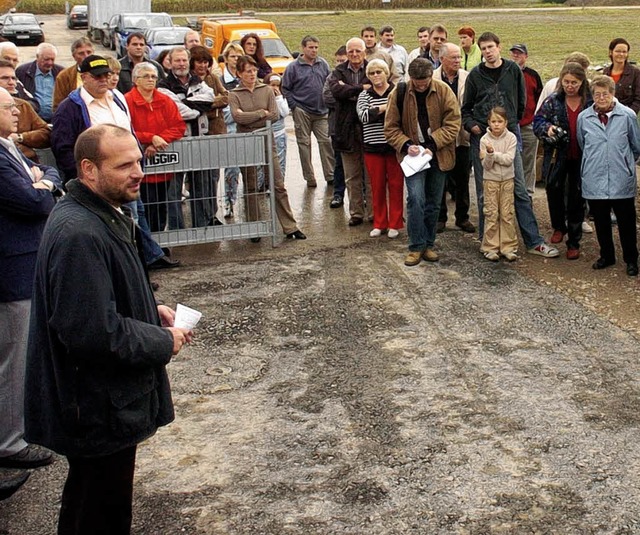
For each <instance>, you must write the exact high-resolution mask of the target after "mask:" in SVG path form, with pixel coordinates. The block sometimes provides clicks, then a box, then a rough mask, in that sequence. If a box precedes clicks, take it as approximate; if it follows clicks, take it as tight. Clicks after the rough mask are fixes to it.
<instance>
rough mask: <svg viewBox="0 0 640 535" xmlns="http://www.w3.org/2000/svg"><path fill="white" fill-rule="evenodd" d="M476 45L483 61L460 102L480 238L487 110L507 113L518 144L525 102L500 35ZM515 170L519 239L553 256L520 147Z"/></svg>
mask: <svg viewBox="0 0 640 535" xmlns="http://www.w3.org/2000/svg"><path fill="white" fill-rule="evenodd" d="M478 46H479V47H480V50H481V51H482V57H483V59H484V63H481V64H480V65H478V66H477V67H474V68H473V70H472V71H471V72H470V73H469V76H468V77H467V85H466V87H465V94H464V104H463V105H462V126H463V127H464V129H465V130H467V132H469V133H470V134H471V140H470V142H471V162H472V163H473V173H474V176H475V180H476V195H477V198H478V219H479V221H478V223H479V224H478V232H479V234H480V238H482V235H483V233H484V215H483V213H482V210H483V206H484V197H483V193H482V192H483V190H482V178H483V169H482V163H481V161H480V138H481V137H482V136H483V135H484V134H485V132H486V131H487V125H488V122H489V112H490V111H491V110H492V108H494V107H496V106H501V107H503V108H504V109H505V110H506V112H507V117H508V119H509V121H508V128H509V130H510V131H511V132H513V133H514V134H515V135H516V137H518V140H519V141H518V144H519V146H520V147H521V146H522V144H521V138H520V130H519V127H518V121H520V119H522V116H523V114H524V108H525V101H526V90H525V84H524V76H523V74H522V71H521V70H520V67H518V65H517V64H516V63H514V62H513V61H511V60H508V59H502V57H501V56H500V52H501V48H500V38H499V37H498V36H497V35H496V34H494V33H491V32H485V33H483V34H482V35H481V36H480V37H478ZM513 163H514V169H515V191H514V194H515V209H516V217H517V219H518V226H519V227H520V232H521V234H522V240H523V241H524V245H525V247H526V249H527V251H528V252H529V253H530V254H535V255H540V256H544V257H546V258H555V257H557V256H558V255H559V254H560V253H559V252H558V249H556V248H555V247H550V246H548V245H547V244H546V243H545V242H544V238H543V237H542V236H541V235H540V232H539V230H538V222H537V221H536V216H535V214H534V213H533V205H532V203H531V198H530V197H529V194H528V193H527V188H526V186H525V181H524V170H523V167H522V155H521V153H520V148H518V149H517V150H516V157H515V160H514V162H513Z"/></svg>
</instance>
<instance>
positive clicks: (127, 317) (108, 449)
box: [25, 124, 192, 534]
mask: <svg viewBox="0 0 640 535" xmlns="http://www.w3.org/2000/svg"><path fill="white" fill-rule="evenodd" d="M74 156H75V161H76V163H77V171H78V177H79V178H78V179H74V180H71V181H69V182H68V183H67V190H68V193H67V195H66V196H65V197H64V199H63V200H62V201H60V202H59V203H58V204H57V205H56V207H55V208H54V210H53V211H52V213H51V216H50V218H49V221H48V224H47V227H46V229H45V231H44V235H43V238H42V241H41V245H40V249H39V252H38V258H37V263H36V275H35V283H34V292H33V303H32V311H31V325H30V332H29V346H28V350H27V371H26V386H27V388H26V391H27V396H26V400H25V426H26V433H25V435H26V437H27V439H28V440H29V441H31V442H33V443H35V444H40V445H46V446H48V447H49V448H50V449H52V450H54V451H56V452H58V453H60V454H62V455H65V456H66V457H67V460H68V462H69V474H68V476H67V481H66V483H65V487H64V491H63V493H62V507H61V511H60V519H59V524H58V533H65V534H84V533H94V534H102V533H103V534H107V533H109V534H112V533H122V534H125V533H129V531H130V526H131V516H132V515H131V509H132V493H133V473H134V468H135V457H136V447H137V444H138V443H140V442H142V441H143V440H145V439H147V438H148V437H150V436H151V435H153V434H154V433H155V432H156V430H157V429H158V427H160V426H163V425H167V424H168V423H169V422H171V421H172V420H173V418H174V412H173V402H172V400H171V391H170V387H169V379H168V377H167V372H166V369H165V367H166V365H167V364H168V363H169V361H170V360H171V357H172V356H173V355H177V354H178V352H179V351H180V349H181V348H182V347H183V346H184V344H186V343H189V342H190V341H191V337H192V332H191V330H190V329H186V328H178V327H174V326H173V323H174V315H175V313H174V311H173V310H171V309H170V308H168V307H166V306H162V305H161V306H157V305H156V302H155V299H154V296H153V292H152V290H151V286H150V284H149V279H148V277H147V273H146V270H145V267H144V261H143V260H142V250H141V246H140V230H139V228H138V227H137V226H136V225H135V224H134V222H133V220H132V219H131V217H130V215H129V214H128V213H125V211H124V210H123V205H125V204H126V203H129V202H131V201H135V200H136V199H137V198H138V195H139V191H140V183H141V182H142V178H143V173H142V169H141V167H140V162H141V159H142V153H141V151H140V148H139V146H138V143H137V141H136V139H135V138H134V137H133V135H132V134H131V132H130V131H129V130H127V129H124V128H121V127H118V126H114V125H110V124H104V125H98V126H93V127H91V128H89V129H87V130H85V131H84V132H83V133H82V134H80V136H79V137H78V140H77V142H76V145H75V152H74Z"/></svg>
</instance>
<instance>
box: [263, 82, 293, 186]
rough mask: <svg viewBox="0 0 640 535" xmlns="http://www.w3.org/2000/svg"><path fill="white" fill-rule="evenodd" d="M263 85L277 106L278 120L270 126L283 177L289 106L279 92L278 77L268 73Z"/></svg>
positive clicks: (285, 161) (285, 167) (285, 160)
mask: <svg viewBox="0 0 640 535" xmlns="http://www.w3.org/2000/svg"><path fill="white" fill-rule="evenodd" d="M264 83H265V84H267V85H268V86H269V87H270V88H271V89H272V90H273V94H274V95H275V97H276V104H277V105H278V113H279V114H280V118H279V119H278V120H277V121H276V122H274V123H273V124H272V125H271V126H272V128H273V137H274V138H275V143H276V152H277V153H278V162H279V163H280V169H281V170H282V176H284V175H285V171H286V170H287V131H286V130H285V126H284V119H285V117H286V116H287V115H289V104H288V103H287V99H286V98H284V96H283V95H282V91H281V90H280V85H281V83H282V78H281V77H280V75H278V74H276V73H273V72H272V73H269V74H267V75H266V76H265V77H264ZM274 163H275V162H274Z"/></svg>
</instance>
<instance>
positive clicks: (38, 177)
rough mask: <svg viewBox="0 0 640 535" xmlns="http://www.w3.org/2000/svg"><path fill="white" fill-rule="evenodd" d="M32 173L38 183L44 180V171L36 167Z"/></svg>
mask: <svg viewBox="0 0 640 535" xmlns="http://www.w3.org/2000/svg"><path fill="white" fill-rule="evenodd" d="M31 172H32V173H33V178H34V179H35V181H36V182H40V181H41V180H42V179H43V178H44V173H43V172H42V169H40V168H39V167H36V166H35V165H34V166H32V167H31Z"/></svg>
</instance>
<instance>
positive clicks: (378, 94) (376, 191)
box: [356, 59, 404, 239]
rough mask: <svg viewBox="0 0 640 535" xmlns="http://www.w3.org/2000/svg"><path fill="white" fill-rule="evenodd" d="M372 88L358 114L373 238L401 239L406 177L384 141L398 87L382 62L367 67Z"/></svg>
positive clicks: (362, 99)
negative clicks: (392, 95) (387, 115)
mask: <svg viewBox="0 0 640 535" xmlns="http://www.w3.org/2000/svg"><path fill="white" fill-rule="evenodd" d="M366 74H367V78H368V79H369V80H370V81H371V88H370V89H367V90H364V91H363V92H362V93H360V96H359V97H358V104H357V107H356V109H357V112H358V117H359V119H360V121H361V122H362V132H363V138H364V163H365V165H366V167H367V171H368V173H369V177H370V179H371V194H372V196H373V230H372V231H371V232H370V233H369V236H371V237H372V238H377V237H378V236H381V235H382V234H383V233H384V232H387V235H388V236H389V238H392V239H393V238H397V237H398V234H399V230H400V229H401V228H402V227H403V226H404V224H403V220H402V209H403V199H402V195H403V188H404V175H403V174H402V169H401V168H400V164H399V163H398V160H397V158H396V151H395V149H394V148H393V147H392V146H391V145H389V143H387V140H386V138H385V137H384V117H385V112H386V110H387V101H388V100H389V94H390V93H391V91H392V89H393V87H394V85H393V84H392V83H390V82H389V67H388V66H387V64H386V62H384V61H382V60H380V59H373V60H371V61H370V62H369V63H368V64H367V70H366Z"/></svg>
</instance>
